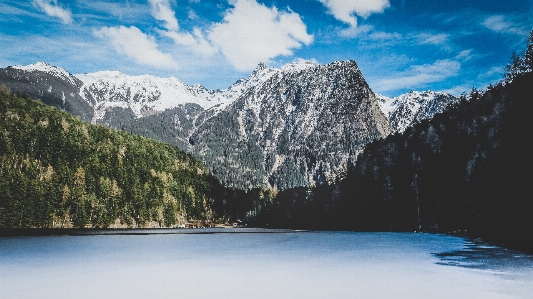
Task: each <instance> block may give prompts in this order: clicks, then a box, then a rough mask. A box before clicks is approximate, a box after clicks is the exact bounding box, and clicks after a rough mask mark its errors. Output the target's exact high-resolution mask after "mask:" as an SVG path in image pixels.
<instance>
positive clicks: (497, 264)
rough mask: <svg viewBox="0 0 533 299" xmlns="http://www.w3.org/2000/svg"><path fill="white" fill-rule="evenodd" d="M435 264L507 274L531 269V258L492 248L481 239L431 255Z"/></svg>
mask: <svg viewBox="0 0 533 299" xmlns="http://www.w3.org/2000/svg"><path fill="white" fill-rule="evenodd" d="M432 254H433V255H434V256H435V257H437V258H438V259H439V262H437V264H439V265H445V266H456V267H462V268H469V269H479V270H489V271H496V272H507V271H509V270H510V269H515V270H516V269H520V268H523V269H533V256H532V255H530V254H526V253H523V252H520V251H515V250H510V249H506V248H502V247H499V246H494V245H491V244H489V243H486V242H484V241H483V240H481V239H466V241H465V243H464V246H463V248H461V249H459V250H452V251H447V252H440V253H432Z"/></svg>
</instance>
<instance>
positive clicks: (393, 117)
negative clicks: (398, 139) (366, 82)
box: [376, 90, 458, 133]
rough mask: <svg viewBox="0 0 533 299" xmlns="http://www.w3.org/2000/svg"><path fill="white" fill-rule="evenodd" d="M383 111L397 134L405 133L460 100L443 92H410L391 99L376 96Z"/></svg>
mask: <svg viewBox="0 0 533 299" xmlns="http://www.w3.org/2000/svg"><path fill="white" fill-rule="evenodd" d="M376 97H377V98H378V103H379V107H380V109H381V111H382V112H383V113H384V114H385V116H386V117H387V118H388V120H389V122H390V123H391V125H392V127H393V128H394V129H395V131H397V132H400V133H401V132H403V131H405V129H407V128H408V127H409V126H411V125H413V124H414V123H416V122H420V121H422V120H424V119H430V118H432V117H433V116H434V115H435V114H437V113H441V112H443V111H444V110H445V109H446V107H448V106H449V105H450V104H452V103H455V102H457V101H458V99H457V98H456V97H454V96H452V95H449V94H445V93H442V92H433V91H430V90H427V91H410V92H409V93H406V94H402V95H400V96H398V97H394V98H390V97H387V96H384V95H380V94H376Z"/></svg>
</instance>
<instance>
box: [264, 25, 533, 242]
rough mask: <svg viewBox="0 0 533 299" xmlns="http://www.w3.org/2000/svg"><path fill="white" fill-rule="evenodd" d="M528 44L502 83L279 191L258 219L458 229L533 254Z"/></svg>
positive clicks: (532, 66)
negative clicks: (333, 172)
mask: <svg viewBox="0 0 533 299" xmlns="http://www.w3.org/2000/svg"><path fill="white" fill-rule="evenodd" d="M529 40H530V45H529V47H528V50H527V52H525V53H524V54H523V55H514V56H513V61H512V63H511V64H510V65H509V66H508V69H507V74H506V81H502V82H501V83H499V84H497V85H496V86H490V87H489V88H488V89H487V90H486V91H477V90H475V89H474V90H472V92H471V93H470V95H469V96H466V95H465V96H463V97H462V99H461V101H460V103H458V104H456V105H455V106H454V107H452V108H449V109H447V110H446V111H445V112H444V113H442V114H438V115H436V116H435V117H434V118H433V119H432V120H431V121H422V122H421V123H419V124H417V125H415V126H413V127H410V128H408V129H407V130H406V131H405V132H404V133H403V134H395V135H391V136H389V137H387V138H386V139H381V140H376V141H374V142H372V143H370V144H369V145H368V146H367V147H366V148H365V150H364V152H363V153H361V154H360V155H359V156H358V159H357V162H356V165H355V166H353V165H352V166H351V167H349V169H348V173H347V176H346V178H345V179H344V180H342V181H340V182H337V183H335V184H332V185H323V186H319V187H316V188H312V189H307V188H297V189H291V190H285V191H283V192H280V194H278V196H277V198H276V199H275V200H274V202H273V204H272V205H270V206H269V207H268V208H267V209H263V210H262V213H261V214H260V215H258V217H257V218H256V221H257V225H267V224H268V225H269V226H280V227H294V228H321V229H350V230H352V229H353V230H365V231H366V230H376V231H420V230H423V231H434V232H461V233H467V234H469V235H472V236H481V237H485V238H486V239H488V240H493V241H496V242H498V243H503V244H507V245H508V246H511V247H515V248H520V249H524V250H529V251H533V217H532V214H533V189H532V188H531V181H533V158H532V153H533V142H532V131H531V130H532V128H533V118H532V117H531V115H530V114H531V111H532V110H533V72H532V71H533V63H532V62H533V59H531V57H533V56H532V55H533V32H532V35H531V36H530V39H529ZM528 55H529V56H528ZM528 57H529V58H528ZM528 59H529V60H528Z"/></svg>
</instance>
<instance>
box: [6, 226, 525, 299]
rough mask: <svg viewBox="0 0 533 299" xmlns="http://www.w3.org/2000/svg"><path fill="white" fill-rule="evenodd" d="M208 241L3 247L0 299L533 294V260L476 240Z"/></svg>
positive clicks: (308, 237) (235, 233)
mask: <svg viewBox="0 0 533 299" xmlns="http://www.w3.org/2000/svg"><path fill="white" fill-rule="evenodd" d="M184 231H185V230H184ZM187 231H200V230H187ZM155 232H157V231H155ZM205 232H209V233H206V234H191V233H185V234H184V233H176V234H174V233H172V234H158V233H156V234H145V235H85V236H37V237H0V298H1V299H16V298H40V299H45V298H54V299H58V298H69V299H72V298H91V299H94V298H143V299H148V298H219V299H220V298H223V299H224V298H228V299H229V298H231V299H237V298H306V299H308V298H409V299H413V298H424V299H427V298H454V299H455V298H484V299H486V298H532V297H531V296H532V295H531V294H533V256H531V255H527V254H524V253H520V252H516V251H512V250H507V249H503V248H500V247H496V246H490V245H487V244H485V243H483V242H480V241H476V240H469V239H464V238H460V237H453V236H446V235H437V234H426V233H360V232H313V231H311V232H293V231H275V232H271V231H268V230H253V229H218V230H217V229H213V230H209V231H205ZM218 232H223V233H218Z"/></svg>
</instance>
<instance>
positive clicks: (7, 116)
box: [0, 91, 224, 227]
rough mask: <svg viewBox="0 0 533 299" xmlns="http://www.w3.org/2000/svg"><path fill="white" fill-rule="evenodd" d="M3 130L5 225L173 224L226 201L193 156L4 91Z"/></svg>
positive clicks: (0, 100) (0, 218)
mask: <svg viewBox="0 0 533 299" xmlns="http://www.w3.org/2000/svg"><path fill="white" fill-rule="evenodd" d="M0 134H1V135H0V165H1V167H0V227H144V226H167V227H168V226H174V225H177V224H178V223H183V222H184V221H185V220H186V219H190V218H193V219H212V218H214V217H215V216H216V213H215V212H214V210H213V206H214V204H215V201H218V202H219V206H221V205H222V200H223V198H222V197H221V196H218V197H217V194H218V193H224V192H220V191H223V190H224V189H223V188H222V187H221V185H220V184H219V183H218V181H217V180H216V179H215V178H214V177H213V176H211V175H210V174H209V173H208V171H207V170H206V168H205V167H204V166H203V165H202V164H201V163H200V162H199V161H197V160H196V159H194V158H193V157H192V156H190V155H188V154H186V153H184V152H182V151H180V150H178V149H176V148H174V147H172V146H170V145H167V144H164V143H161V142H158V141H154V140H150V139H147V138H144V137H139V136H135V135H131V134H128V133H125V132H121V131H114V130H111V129H108V128H105V127H103V126H101V125H91V124H89V123H85V122H83V121H80V120H79V119H78V118H76V117H74V116H72V115H71V114H68V113H66V112H63V111H60V110H58V109H56V108H53V107H49V106H46V105H44V104H42V103H40V102H37V101H33V100H30V99H28V98H25V97H20V96H14V95H11V94H8V93H6V92H4V91H2V92H0ZM222 208H223V205H222Z"/></svg>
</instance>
